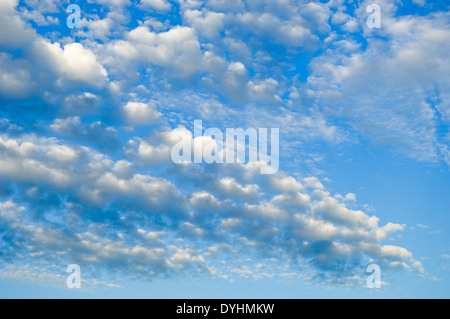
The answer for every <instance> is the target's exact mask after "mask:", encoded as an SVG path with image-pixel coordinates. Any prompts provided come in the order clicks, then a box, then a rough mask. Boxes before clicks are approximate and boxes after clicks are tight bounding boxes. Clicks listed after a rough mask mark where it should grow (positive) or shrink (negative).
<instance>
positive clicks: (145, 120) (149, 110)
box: [123, 102, 161, 125]
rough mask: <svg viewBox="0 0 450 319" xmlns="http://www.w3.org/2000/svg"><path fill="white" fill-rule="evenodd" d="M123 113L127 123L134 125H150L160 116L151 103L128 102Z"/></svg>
mask: <svg viewBox="0 0 450 319" xmlns="http://www.w3.org/2000/svg"><path fill="white" fill-rule="evenodd" d="M123 111H124V112H125V115H126V118H127V121H128V122H129V123H131V124H134V125H152V124H153V123H154V122H155V121H156V120H157V119H158V118H159V117H160V116H161V113H159V112H158V111H157V110H156V108H155V105H154V104H151V103H141V102H128V103H127V104H126V105H125V106H124V107H123Z"/></svg>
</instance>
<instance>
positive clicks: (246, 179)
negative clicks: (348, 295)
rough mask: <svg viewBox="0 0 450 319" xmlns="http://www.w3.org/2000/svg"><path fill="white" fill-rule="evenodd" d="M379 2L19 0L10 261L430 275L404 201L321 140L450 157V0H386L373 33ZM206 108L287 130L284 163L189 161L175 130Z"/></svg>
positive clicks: (133, 268) (10, 135)
mask: <svg viewBox="0 0 450 319" xmlns="http://www.w3.org/2000/svg"><path fill="white" fill-rule="evenodd" d="M368 4H369V2H367V1H362V2H361V3H360V5H359V6H358V7H356V6H355V5H347V4H345V3H344V1H329V2H328V3H322V2H317V3H313V2H309V1H269V0H267V1H241V0H236V1H219V0H210V1H204V2H201V1H185V0H176V1H165V0H161V1H150V0H146V1H143V0H142V1H102V0H92V1H88V2H80V3H79V5H80V6H81V7H83V8H84V9H83V14H84V15H83V16H82V19H81V28H79V29H77V28H74V29H69V28H67V26H66V25H65V21H66V18H67V14H66V13H65V9H66V5H67V4H66V3H65V2H64V1H59V0H53V1H45V2H42V3H39V2H38V1H25V2H23V3H22V2H21V3H20V4H19V2H18V1H17V0H6V1H2V2H1V4H0V70H1V74H0V105H1V106H0V247H1V250H0V259H1V260H2V265H1V266H0V268H1V269H0V276H1V277H5V278H11V279H22V280H32V281H37V282H41V283H45V284H49V285H64V283H65V277H61V276H60V275H58V274H60V269H63V268H64V267H66V266H67V265H68V264H71V263H77V264H79V265H81V266H82V267H83V271H84V274H85V277H84V278H88V279H89V280H88V281H89V282H90V283H94V284H95V285H99V286H106V287H117V285H121V283H120V281H121V280H120V278H128V279H129V278H132V279H135V278H141V279H145V280H152V279H155V278H167V277H168V278H172V277H176V276H185V277H190V276H196V275H197V274H199V273H200V274H202V275H206V276H209V277H212V278H220V279H223V280H229V281H233V280H238V279H249V278H250V279H255V280H259V279H280V280H285V279H289V280H293V281H314V282H317V283H319V284H320V285H322V284H340V285H349V286H352V285H359V286H362V285H363V282H364V280H363V279H361V276H363V275H362V274H364V272H365V269H366V267H367V265H368V264H369V263H376V264H378V265H380V266H381V267H382V268H383V269H392V271H408V272H409V271H411V272H413V273H414V274H419V275H423V274H424V273H426V270H425V268H424V267H423V265H422V263H421V261H419V260H418V259H417V258H416V257H415V254H414V251H413V249H411V248H410V247H404V245H402V244H400V243H395V239H396V238H397V239H398V238H399V237H400V234H401V233H402V231H404V230H405V229H407V228H406V224H407V223H408V221H407V220H404V219H403V217H404V216H405V215H402V216H400V217H398V216H392V219H389V218H386V216H383V218H381V217H379V216H376V215H375V214H374V213H373V211H372V210H370V209H368V206H364V205H363V204H364V202H361V203H360V202H359V200H358V196H357V189H352V190H350V192H351V193H349V192H348V191H347V192H344V194H343V195H341V194H340V193H339V191H338V190H336V189H334V188H333V187H331V186H327V185H326V183H325V180H326V177H325V176H322V175H324V172H323V171H322V170H321V169H320V161H321V159H322V157H323V156H322V155H321V154H320V152H321V150H323V148H329V149H331V150H332V152H333V153H345V150H346V149H345V147H347V146H348V145H351V146H350V147H355V145H356V146H357V145H359V144H360V143H361V144H364V143H365V142H367V144H368V145H369V146H367V147H373V148H374V149H376V150H379V149H381V150H383V151H386V153H387V154H390V152H392V153H395V154H396V156H397V155H398V154H400V155H398V156H404V157H405V158H410V159H412V160H414V161H419V162H426V163H433V165H438V164H442V165H444V167H445V169H448V164H450V151H449V142H450V133H448V130H445V131H443V130H442V128H443V127H445V128H448V124H449V122H450V108H449V105H450V104H449V101H450V96H449V95H448V92H449V89H450V80H449V77H448V74H450V73H449V72H450V70H449V68H450V63H449V60H448V52H449V43H448V41H447V40H446V39H448V38H449V35H450V24H449V13H448V11H441V10H438V11H436V12H426V13H424V14H423V15H420V16H413V15H407V16H406V15H405V16H399V15H396V12H397V10H398V9H399V7H398V6H399V4H398V3H397V2H396V1H390V0H384V1H381V2H380V6H381V7H382V8H383V10H384V13H385V15H384V16H383V28H381V29H380V30H371V29H368V28H367V27H366V25H365V21H364V19H365V18H366V12H365V7H367V5H368ZM92 6H102V10H94V9H93V7H92ZM362 8H364V10H363V9H362ZM169 13H170V15H169ZM165 14H167V17H166V16H165ZM44 26H45V28H44ZM49 30H51V31H49ZM377 32H378V33H377ZM356 34H358V36H356ZM268 48H271V49H268ZM380 50H382V52H385V54H384V55H379V54H378V52H379V51H380ZM299 61H300V62H299ZM196 119H202V120H203V121H204V122H203V123H204V125H205V127H215V128H219V129H221V130H223V131H225V129H226V128H227V127H228V128H229V127H235V128H238V127H245V128H248V127H257V128H279V132H280V135H279V138H280V141H279V144H280V152H279V154H280V159H279V170H278V166H277V170H276V173H275V174H273V175H264V174H260V172H261V171H262V170H264V168H266V167H265V165H266V163H262V162H247V163H245V162H241V163H233V164H226V163H211V164H204V163H194V162H186V163H181V164H175V163H174V162H173V161H172V159H171V150H172V149H173V147H174V145H175V143H176V141H174V139H173V137H174V135H178V136H180V135H182V136H184V137H185V138H186V139H188V140H189V141H191V139H192V138H193V135H192V132H193V131H194V127H193V126H192V123H194V121H195V120H196ZM238 147H239V146H238ZM343 149H344V151H342V150H343ZM244 151H245V147H244ZM244 153H245V152H244ZM349 157H350V155H348V156H347V155H342V157H341V159H343V161H344V160H347V159H348V158H349ZM349 178H350V177H349ZM365 200H367V199H365ZM415 224H417V223H414V225H415ZM117 274H119V275H117ZM30 278H34V279H30ZM88 281H85V282H84V283H87V282H88Z"/></svg>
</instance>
